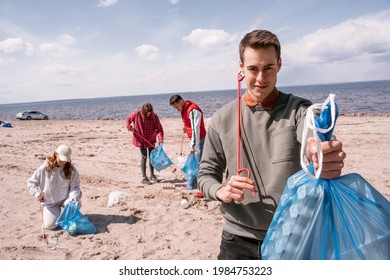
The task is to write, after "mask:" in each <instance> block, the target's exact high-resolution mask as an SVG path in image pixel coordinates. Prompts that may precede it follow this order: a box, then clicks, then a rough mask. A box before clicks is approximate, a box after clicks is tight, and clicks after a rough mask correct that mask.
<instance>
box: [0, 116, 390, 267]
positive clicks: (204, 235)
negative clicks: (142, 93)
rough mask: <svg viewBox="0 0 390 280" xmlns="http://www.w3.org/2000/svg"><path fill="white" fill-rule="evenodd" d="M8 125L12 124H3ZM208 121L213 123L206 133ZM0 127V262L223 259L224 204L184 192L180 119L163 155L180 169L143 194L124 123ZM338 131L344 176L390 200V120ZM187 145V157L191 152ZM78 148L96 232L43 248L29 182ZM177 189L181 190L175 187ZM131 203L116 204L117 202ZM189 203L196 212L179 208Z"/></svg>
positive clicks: (53, 239)
mask: <svg viewBox="0 0 390 280" xmlns="http://www.w3.org/2000/svg"><path fill="white" fill-rule="evenodd" d="M4 121H6V120H4ZM208 121H209V119H207V120H206V126H207V124H208ZM10 122H11V123H12V125H13V126H14V127H13V128H0V158H1V160H0V183H1V186H2V187H1V188H0V215H1V217H2V219H1V220H0V259H2V260H14V259H15V260H31V259H34V260H49V259H50V260H79V259H85V260H114V259H118V260H141V259H142V260H210V259H212V260H215V259H216V257H217V254H218V251H219V242H220V234H221V230H222V223H223V221H222V219H221V214H220V211H219V203H218V202H214V201H208V200H206V199H204V198H197V197H196V196H195V195H196V193H197V191H196V190H191V191H188V190H185V189H183V188H182V187H180V186H179V185H180V184H179V183H183V182H185V176H184V173H183V172H182V171H181V170H180V167H179V164H178V160H177V157H178V156H179V152H180V144H181V139H182V132H181V120H180V119H179V118H164V119H161V122H162V125H163V127H164V131H165V139H164V140H165V142H164V146H163V147H164V150H165V152H166V153H167V155H168V156H169V157H170V158H171V159H172V161H173V162H174V164H173V165H172V166H170V167H168V168H166V169H164V170H162V171H160V172H156V175H157V177H158V178H159V179H161V180H162V181H161V182H160V183H155V184H153V185H147V186H144V185H142V184H141V183H140V181H141V179H142V178H141V170H140V167H139V164H140V152H139V149H138V148H135V147H134V146H133V145H132V143H131V133H129V132H128V131H127V130H126V128H125V121H124V120H87V121H85V120H64V121H62V120H49V121H10ZM335 133H336V135H337V137H338V138H339V139H340V140H342V141H343V143H344V150H345V152H346V153H347V159H346V161H345V164H346V166H345V168H344V173H345V174H347V173H352V172H356V173H360V174H361V175H362V176H363V177H364V178H365V179H366V180H367V181H369V182H370V183H371V184H372V185H373V186H374V187H375V188H376V189H377V190H378V191H379V192H380V193H382V194H383V195H384V196H385V197H386V198H387V199H389V200H390V163H389V160H388V159H389V158H390V149H389V148H388V143H389V139H390V117H381V116H355V117H352V116H341V117H339V120H338V124H337V126H336V130H335ZM187 142H188V141H187V139H185V141H184V145H183V152H184V153H188V151H189V149H188V145H187ZM63 143H67V144H69V145H71V147H72V149H73V157H72V160H73V163H75V165H76V166H77V168H78V170H79V172H80V175H81V189H82V191H83V197H82V203H83V206H82V208H81V212H82V213H83V214H86V215H87V217H88V218H89V220H90V221H91V222H92V223H93V224H94V225H95V226H96V228H97V231H98V233H97V234H94V235H92V234H91V235H78V236H71V235H69V234H68V233H67V232H66V231H64V230H61V229H59V230H55V231H46V233H47V234H48V239H47V242H45V241H44V240H42V239H41V238H40V236H41V235H42V229H41V217H40V209H39V203H38V202H37V200H36V199H35V198H33V197H32V196H31V195H30V194H29V192H28V189H27V186H26V181H27V179H28V178H29V177H30V176H31V174H32V173H33V172H34V171H35V170H36V168H38V166H39V165H41V164H42V163H43V161H44V159H45V157H47V156H48V155H51V154H52V152H53V151H54V150H55V148H56V147H57V146H58V145H59V144H63ZM174 183H177V187H175V188H173V189H164V188H163V186H164V185H167V184H174ZM114 192H120V193H122V194H123V195H124V196H125V198H124V199H123V200H121V201H119V202H118V203H115V204H114V205H113V206H111V207H109V206H108V201H109V195H110V194H112V193H114ZM182 197H185V198H187V199H188V201H189V203H190V207H189V208H187V209H183V208H182V207H181V206H180V201H181V198H182Z"/></svg>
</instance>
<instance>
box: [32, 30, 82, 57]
mask: <svg viewBox="0 0 390 280" xmlns="http://www.w3.org/2000/svg"><path fill="white" fill-rule="evenodd" d="M75 42H76V39H75V38H74V37H72V36H70V35H68V34H63V35H61V36H59V37H58V38H57V40H56V41H55V42H53V43H43V44H41V45H40V46H39V51H40V52H41V53H43V54H47V55H52V56H65V55H66V54H71V53H75V52H76V51H75V50H74V49H71V47H70V46H71V45H73V44H75Z"/></svg>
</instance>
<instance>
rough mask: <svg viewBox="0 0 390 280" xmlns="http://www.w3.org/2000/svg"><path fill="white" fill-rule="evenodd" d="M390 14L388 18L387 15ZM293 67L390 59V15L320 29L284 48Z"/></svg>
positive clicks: (378, 15)
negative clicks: (380, 57) (384, 57)
mask: <svg viewBox="0 0 390 280" xmlns="http://www.w3.org/2000/svg"><path fill="white" fill-rule="evenodd" d="M386 15H387V16H386ZM282 52H283V57H284V58H285V60H284V61H285V62H286V61H288V63H289V64H290V63H291V64H307V63H314V64H317V63H318V64H328V63H336V62H340V63H341V62H345V61H350V62H351V61H367V62H369V61H373V60H374V59H375V57H377V56H382V57H383V56H387V57H389V56H390V12H387V13H380V14H377V15H374V16H370V17H361V18H357V19H354V20H348V21H345V22H343V23H340V24H338V25H336V26H333V27H331V28H328V29H320V30H317V31H316V32H314V33H312V34H309V35H307V36H305V37H303V38H302V39H301V40H299V41H298V42H296V43H293V44H290V45H286V46H285V47H284V51H282Z"/></svg>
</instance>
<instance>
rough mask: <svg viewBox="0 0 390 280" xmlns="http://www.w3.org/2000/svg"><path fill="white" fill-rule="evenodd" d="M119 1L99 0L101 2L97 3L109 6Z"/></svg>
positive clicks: (99, 5)
mask: <svg viewBox="0 0 390 280" xmlns="http://www.w3.org/2000/svg"><path fill="white" fill-rule="evenodd" d="M117 2H118V1H117V0H99V3H98V4H97V6H98V7H109V6H112V5H115V4H116V3H117Z"/></svg>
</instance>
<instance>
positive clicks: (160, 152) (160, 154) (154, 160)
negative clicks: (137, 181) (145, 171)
mask: <svg viewBox="0 0 390 280" xmlns="http://www.w3.org/2000/svg"><path fill="white" fill-rule="evenodd" d="M150 163H151V164H152V165H153V167H154V168H155V169H156V170H157V171H161V170H163V169H165V168H167V167H169V166H171V165H172V164H173V162H172V161H171V160H170V158H169V157H168V156H167V154H166V153H165V152H164V149H163V143H159V144H158V145H157V147H156V148H155V149H153V151H152V152H151V153H150Z"/></svg>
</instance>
